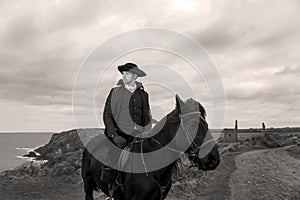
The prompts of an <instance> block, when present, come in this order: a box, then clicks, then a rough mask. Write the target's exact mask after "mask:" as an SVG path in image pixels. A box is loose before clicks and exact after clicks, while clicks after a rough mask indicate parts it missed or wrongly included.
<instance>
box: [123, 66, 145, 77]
mask: <svg viewBox="0 0 300 200" xmlns="http://www.w3.org/2000/svg"><path fill="white" fill-rule="evenodd" d="M118 70H119V71H120V72H121V73H122V72H123V71H129V72H132V73H134V74H136V75H137V76H138V77H143V76H146V75H147V74H146V73H145V72H144V71H143V70H141V69H139V68H138V66H137V65H136V64H134V63H126V64H125V65H120V66H118Z"/></svg>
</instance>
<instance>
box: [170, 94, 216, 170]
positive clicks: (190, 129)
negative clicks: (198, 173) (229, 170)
mask: <svg viewBox="0 0 300 200" xmlns="http://www.w3.org/2000/svg"><path fill="white" fill-rule="evenodd" d="M176 110H177V111H178V114H179V118H180V129H181V131H182V132H181V136H180V137H181V138H180V141H179V143H181V144H183V143H184V141H185V142H189V144H190V146H189V148H188V149H187V150H186V152H185V153H187V154H188V157H189V159H190V161H191V162H192V163H193V164H194V165H197V166H198V168H199V169H202V170H213V169H215V168H216V167H217V166H218V165H219V163H220V155H219V151H218V146H217V143H216V142H215V140H214V138H213V136H212V135H211V133H210V131H209V129H208V124H207V122H206V120H205V117H206V111H205V109H204V108H203V106H202V105H201V104H200V103H199V102H197V101H195V100H193V99H188V100H187V101H185V102H183V101H182V100H181V99H180V97H179V96H178V95H176ZM192 136H194V137H192Z"/></svg>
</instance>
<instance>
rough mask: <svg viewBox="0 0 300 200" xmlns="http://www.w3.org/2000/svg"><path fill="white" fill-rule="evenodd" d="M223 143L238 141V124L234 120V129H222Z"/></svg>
mask: <svg viewBox="0 0 300 200" xmlns="http://www.w3.org/2000/svg"><path fill="white" fill-rule="evenodd" d="M223 132H224V142H237V141H238V122H237V120H235V127H234V129H224V130H223Z"/></svg>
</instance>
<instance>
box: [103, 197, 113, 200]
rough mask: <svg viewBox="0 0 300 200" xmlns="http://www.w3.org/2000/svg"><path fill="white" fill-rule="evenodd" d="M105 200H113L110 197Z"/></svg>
mask: <svg viewBox="0 0 300 200" xmlns="http://www.w3.org/2000/svg"><path fill="white" fill-rule="evenodd" d="M105 200H114V198H112V197H107V198H106V199H105Z"/></svg>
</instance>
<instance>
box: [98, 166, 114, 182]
mask: <svg viewBox="0 0 300 200" xmlns="http://www.w3.org/2000/svg"><path fill="white" fill-rule="evenodd" d="M117 175H118V172H117V170H115V169H113V168H111V167H109V166H107V165H104V166H103V167H102V170H101V176H100V180H101V181H103V182H105V183H106V184H107V185H110V184H111V183H113V182H114V181H115V180H116V178H117Z"/></svg>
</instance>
